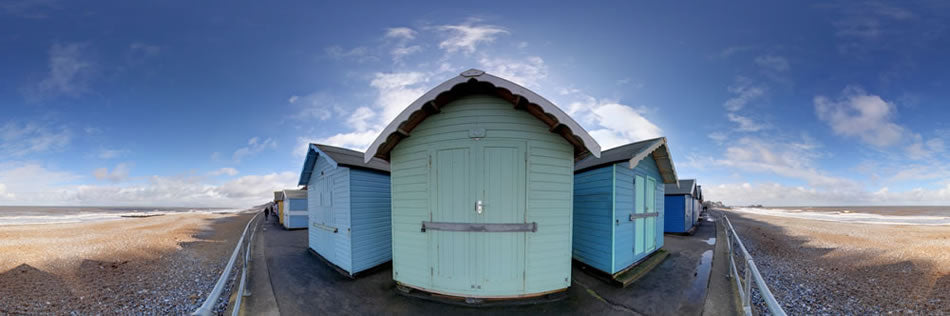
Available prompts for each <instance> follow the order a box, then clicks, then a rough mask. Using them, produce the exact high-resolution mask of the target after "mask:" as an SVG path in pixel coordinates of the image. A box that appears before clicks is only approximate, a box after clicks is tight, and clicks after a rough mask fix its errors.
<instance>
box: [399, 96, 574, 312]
mask: <svg viewBox="0 0 950 316" xmlns="http://www.w3.org/2000/svg"><path fill="white" fill-rule="evenodd" d="M473 129H484V131H485V135H486V136H485V138H484V139H485V140H509V141H516V142H520V143H523V144H524V145H525V148H526V152H527V154H526V156H527V158H526V160H527V162H526V168H525V170H526V173H525V189H526V192H525V197H526V199H525V200H524V201H525V202H524V203H525V208H526V214H525V221H526V222H537V224H538V231H537V232H529V233H523V234H525V238H524V244H523V245H522V246H519V247H523V248H522V249H523V251H524V257H523V260H524V267H525V268H524V271H518V272H521V273H518V274H521V275H523V276H524V282H523V290H521V291H516V292H518V293H512V291H507V290H504V291H495V290H494V289H493V287H491V286H486V288H483V289H472V290H468V289H467V288H466V289H458V288H448V289H446V288H438V287H435V286H432V285H431V284H432V275H433V274H434V273H435V270H436V269H437V267H436V266H435V265H434V263H433V262H432V260H433V258H435V253H430V246H431V245H430V244H429V235H430V234H431V233H421V232H420V224H421V222H422V221H426V220H429V219H430V216H431V215H430V214H431V209H430V208H432V207H435V205H434V203H435V201H434V200H433V196H430V194H429V192H430V190H429V188H430V183H432V182H431V181H434V180H433V179H434V177H435V175H433V174H430V173H429V163H430V161H429V157H430V152H431V151H432V150H433V146H434V145H436V144H451V143H453V142H455V143H459V144H471V142H473V141H475V140H473V139H472V138H471V137H470V132H471V131H472V130H473ZM573 151H574V149H573V147H572V146H571V145H570V144H569V143H568V142H567V141H566V140H564V139H563V138H562V137H561V136H559V135H557V134H554V133H551V132H549V130H548V126H546V125H545V124H544V123H543V122H541V121H539V120H538V119H537V118H535V117H533V116H531V115H530V114H528V113H527V112H524V111H516V110H515V109H514V108H513V106H512V104H510V103H508V102H507V101H504V100H502V99H499V98H495V97H490V96H468V97H464V98H461V99H458V100H456V101H453V102H452V103H450V104H448V105H446V106H444V107H443V108H442V109H441V113H440V114H437V115H434V116H432V117H430V118H428V119H427V120H425V121H423V122H422V123H421V124H420V125H419V126H417V127H416V128H415V129H414V130H413V131H412V134H411V136H410V137H408V138H406V139H404V140H402V141H401V142H400V143H399V145H397V146H396V147H395V148H394V149H393V151H392V152H391V157H390V160H391V165H390V166H391V168H392V207H393V220H392V223H393V278H394V279H395V280H396V281H398V282H402V283H405V284H410V285H416V286H423V287H425V286H426V285H429V287H428V288H427V289H428V290H432V291H437V292H438V291H443V292H447V293H451V294H454V295H466V296H473V297H478V296H489V297H492V296H510V295H512V294H514V295H518V294H519V293H541V292H545V291H552V290H559V289H563V288H566V287H568V286H569V285H570V282H571V281H570V279H571V246H570V245H571V239H572V238H571V233H572V231H571V229H572V228H571V225H572V220H571V217H572V208H573V179H574V177H573V173H574V172H573V165H574V159H573V158H574V154H573ZM465 205H466V206H468V203H467V202H466V203H465ZM495 234H498V233H495ZM489 255H490V253H489ZM464 259H469V260H472V261H474V260H478V261H479V262H485V263H490V262H489V261H487V260H491V258H489V257H485V258H471V257H466V258H462V259H459V260H458V262H454V264H455V265H459V266H461V265H472V264H473V263H472V262H471V261H469V262H464V261H463V260H464ZM440 267H442V268H448V267H445V266H440ZM485 268H487V269H506V268H510V267H502V266H498V265H491V264H487V265H485ZM507 272H511V271H501V270H499V273H507Z"/></svg>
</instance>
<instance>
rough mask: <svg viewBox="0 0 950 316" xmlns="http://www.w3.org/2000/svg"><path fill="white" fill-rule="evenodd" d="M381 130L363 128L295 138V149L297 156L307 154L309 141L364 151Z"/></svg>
mask: <svg viewBox="0 0 950 316" xmlns="http://www.w3.org/2000/svg"><path fill="white" fill-rule="evenodd" d="M381 131H382V130H375V129H370V130H364V131H353V132H348V133H339V134H335V135H332V136H329V137H310V138H308V137H300V138H298V139H297V149H298V151H295V153H296V154H297V156H300V157H302V156H304V155H306V154H307V146H308V145H309V144H310V143H318V144H326V145H331V146H338V147H344V148H351V149H355V150H359V151H364V150H366V148H368V147H369V145H371V144H372V143H373V141H374V140H376V136H379V133H380V132H381Z"/></svg>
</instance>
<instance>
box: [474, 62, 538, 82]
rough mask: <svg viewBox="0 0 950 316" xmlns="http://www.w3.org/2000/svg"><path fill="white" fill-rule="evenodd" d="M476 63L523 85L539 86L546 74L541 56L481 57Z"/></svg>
mask: <svg viewBox="0 0 950 316" xmlns="http://www.w3.org/2000/svg"><path fill="white" fill-rule="evenodd" d="M478 63H479V64H481V66H482V67H483V68H484V70H485V71H486V72H488V73H490V74H493V75H495V76H498V77H501V78H504V79H507V80H508V81H511V82H514V83H517V84H520V85H523V86H525V87H532V88H534V87H539V86H540V83H539V82H540V81H541V80H543V79H544V78H546V77H547V76H548V67H547V65H545V64H544V60H543V59H541V57H537V56H531V57H527V58H525V59H524V60H516V59H509V58H501V57H494V58H488V57H483V58H481V59H479V61H478Z"/></svg>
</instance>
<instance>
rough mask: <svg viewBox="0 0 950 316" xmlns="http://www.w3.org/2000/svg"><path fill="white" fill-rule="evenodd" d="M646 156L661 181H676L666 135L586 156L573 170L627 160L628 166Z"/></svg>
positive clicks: (631, 166) (634, 165) (635, 163)
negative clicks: (656, 170) (652, 163)
mask: <svg viewBox="0 0 950 316" xmlns="http://www.w3.org/2000/svg"><path fill="white" fill-rule="evenodd" d="M647 156H650V157H652V158H653V160H654V161H655V162H656V167H657V168H658V170H659V173H660V175H661V176H662V178H663V183H676V168H675V167H674V166H673V160H672V158H671V155H670V150H669V147H667V145H666V137H659V138H653V139H648V140H644V141H639V142H635V143H630V144H626V145H623V146H619V147H614V148H611V149H608V150H605V151H604V152H603V153H602V154H601V155H600V157H587V158H585V159H584V160H581V161H579V162H578V163H577V164H576V165H574V172H583V171H585V170H590V169H594V168H598V167H601V166H605V165H609V164H613V163H616V162H621V161H628V162H629V168H631V169H632V168H636V167H637V165H638V164H639V163H640V161H642V160H643V159H644V158H646V157H647Z"/></svg>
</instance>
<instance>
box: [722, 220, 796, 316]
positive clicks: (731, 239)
mask: <svg viewBox="0 0 950 316" xmlns="http://www.w3.org/2000/svg"><path fill="white" fill-rule="evenodd" d="M722 218H723V220H724V222H725V223H726V224H725V226H726V245H727V246H728V247H729V271H730V272H732V273H731V276H732V278H733V279H734V280H736V287H737V288H738V289H739V299H740V300H741V301H742V310H743V311H744V312H745V314H746V315H752V302H751V301H752V284H751V282H752V280H755V287H756V288H757V289H758V290H759V294H761V296H762V299H763V300H764V301H765V306H766V307H767V308H768V309H769V312H770V313H772V315H780V316H784V315H785V310H783V309H782V305H781V304H779V303H778V301H777V300H775V296H774V295H772V291H770V290H769V286H768V285H767V284H765V279H763V278H762V274H761V273H759V268H758V267H756V265H755V261H753V260H752V255H750V254H749V251H748V250H746V248H745V245H744V244H742V240H741V239H739V234H738V233H736V229H735V228H733V227H732V222H730V221H729V218H728V217H726V215H725V214H722ZM733 243H735V244H736V245H739V250H740V253H742V257H743V259H744V260H743V261H745V264H746V265H745V277H744V278H743V279H742V280H740V279H739V270H738V269H737V267H736V260H735V256H734V254H735V252H734V251H733ZM743 283H745V284H744V285H743Z"/></svg>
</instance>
